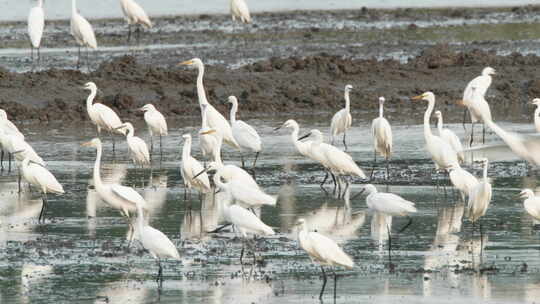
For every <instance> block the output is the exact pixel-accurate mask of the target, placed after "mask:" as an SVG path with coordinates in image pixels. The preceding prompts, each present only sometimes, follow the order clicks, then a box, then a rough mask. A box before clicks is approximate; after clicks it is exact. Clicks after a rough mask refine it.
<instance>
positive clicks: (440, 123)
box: [437, 116, 443, 135]
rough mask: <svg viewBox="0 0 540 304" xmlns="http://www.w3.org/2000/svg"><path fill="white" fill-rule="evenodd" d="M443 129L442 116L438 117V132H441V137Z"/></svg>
mask: <svg viewBox="0 0 540 304" xmlns="http://www.w3.org/2000/svg"><path fill="white" fill-rule="evenodd" d="M442 129H443V118H442V116H439V117H437V130H439V135H441V133H442Z"/></svg>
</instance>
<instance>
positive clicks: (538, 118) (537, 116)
mask: <svg viewBox="0 0 540 304" xmlns="http://www.w3.org/2000/svg"><path fill="white" fill-rule="evenodd" d="M531 104H533V105H535V106H536V109H535V110H534V127H535V129H536V132H540V98H535V99H533V100H532V101H531Z"/></svg>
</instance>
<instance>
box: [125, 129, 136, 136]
mask: <svg viewBox="0 0 540 304" xmlns="http://www.w3.org/2000/svg"><path fill="white" fill-rule="evenodd" d="M134 133H135V130H134V129H133V128H128V131H127V134H126V137H127V138H132V137H133V135H134Z"/></svg>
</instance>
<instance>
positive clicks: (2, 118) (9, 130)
mask: <svg viewBox="0 0 540 304" xmlns="http://www.w3.org/2000/svg"><path fill="white" fill-rule="evenodd" d="M0 129H2V130H3V131H4V132H6V134H15V135H16V136H18V137H21V138H22V139H24V135H23V134H22V133H21V131H19V129H18V128H17V126H16V125H15V124H14V123H13V122H11V121H10V120H9V119H8V117H7V113H6V111H5V110H3V109H0Z"/></svg>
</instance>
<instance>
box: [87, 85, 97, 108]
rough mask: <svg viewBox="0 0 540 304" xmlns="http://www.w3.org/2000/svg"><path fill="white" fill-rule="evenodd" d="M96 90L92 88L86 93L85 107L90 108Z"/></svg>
mask: <svg viewBox="0 0 540 304" xmlns="http://www.w3.org/2000/svg"><path fill="white" fill-rule="evenodd" d="M96 94H97V90H95V89H92V90H91V91H90V95H88V98H86V108H87V109H90V108H92V103H93V102H94V98H96Z"/></svg>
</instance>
